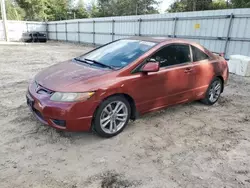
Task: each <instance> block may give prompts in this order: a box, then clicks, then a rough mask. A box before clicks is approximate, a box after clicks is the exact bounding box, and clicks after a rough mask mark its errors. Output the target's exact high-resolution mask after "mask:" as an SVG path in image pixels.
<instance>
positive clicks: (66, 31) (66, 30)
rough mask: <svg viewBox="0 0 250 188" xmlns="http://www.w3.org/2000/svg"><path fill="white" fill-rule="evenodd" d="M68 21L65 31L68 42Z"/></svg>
mask: <svg viewBox="0 0 250 188" xmlns="http://www.w3.org/2000/svg"><path fill="white" fill-rule="evenodd" d="M67 24H68V23H67V22H65V33H66V42H67V41H68V28H67Z"/></svg>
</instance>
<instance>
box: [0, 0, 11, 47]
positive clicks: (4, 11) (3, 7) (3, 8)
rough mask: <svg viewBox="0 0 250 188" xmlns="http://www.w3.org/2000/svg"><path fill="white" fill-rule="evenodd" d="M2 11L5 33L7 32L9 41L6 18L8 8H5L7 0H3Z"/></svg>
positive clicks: (6, 38) (6, 37)
mask: <svg viewBox="0 0 250 188" xmlns="http://www.w3.org/2000/svg"><path fill="white" fill-rule="evenodd" d="M1 12H2V21H3V27H4V34H5V40H6V41H7V42H8V41H9V36H8V26H7V25H8V23H7V19H6V9H5V0H1Z"/></svg>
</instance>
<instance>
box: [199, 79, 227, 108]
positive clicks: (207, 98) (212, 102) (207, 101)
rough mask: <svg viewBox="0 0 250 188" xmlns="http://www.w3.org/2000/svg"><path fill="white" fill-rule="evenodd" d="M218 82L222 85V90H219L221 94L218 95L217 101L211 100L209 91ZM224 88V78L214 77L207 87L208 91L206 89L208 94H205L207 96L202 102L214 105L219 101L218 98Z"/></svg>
mask: <svg viewBox="0 0 250 188" xmlns="http://www.w3.org/2000/svg"><path fill="white" fill-rule="evenodd" d="M216 83H219V84H220V86H221V87H220V90H219V91H220V92H219V95H218V97H217V99H216V100H215V101H211V100H210V98H209V91H210V90H211V89H212V88H213V87H214V85H215V84H216ZM222 88H223V83H222V80H221V79H220V78H218V77H216V78H214V79H213V80H212V82H211V83H210V85H209V87H208V88H207V91H206V94H205V98H204V99H202V100H201V102H202V103H204V104H206V105H213V104H215V103H216V102H217V101H218V99H219V98H220V94H221V92H222Z"/></svg>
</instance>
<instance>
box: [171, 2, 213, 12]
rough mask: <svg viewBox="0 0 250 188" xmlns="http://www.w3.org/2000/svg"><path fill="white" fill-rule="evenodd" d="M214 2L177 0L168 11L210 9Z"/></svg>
mask: <svg viewBox="0 0 250 188" xmlns="http://www.w3.org/2000/svg"><path fill="white" fill-rule="evenodd" d="M212 4H213V1H212V0H177V1H175V2H174V3H172V4H171V5H170V8H169V9H168V10H167V12H188V11H201V10H210V9H211V8H212V7H213V6H212Z"/></svg>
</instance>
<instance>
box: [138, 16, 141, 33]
mask: <svg viewBox="0 0 250 188" xmlns="http://www.w3.org/2000/svg"><path fill="white" fill-rule="evenodd" d="M141 22H142V19H141V18H140V19H138V27H139V28H138V35H139V36H141Z"/></svg>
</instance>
